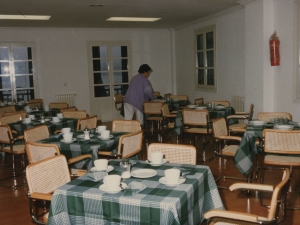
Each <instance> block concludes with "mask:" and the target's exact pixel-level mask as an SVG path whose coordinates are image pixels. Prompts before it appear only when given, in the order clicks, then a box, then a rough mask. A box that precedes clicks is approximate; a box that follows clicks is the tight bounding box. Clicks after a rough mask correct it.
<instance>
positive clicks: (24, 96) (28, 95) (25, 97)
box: [16, 89, 34, 102]
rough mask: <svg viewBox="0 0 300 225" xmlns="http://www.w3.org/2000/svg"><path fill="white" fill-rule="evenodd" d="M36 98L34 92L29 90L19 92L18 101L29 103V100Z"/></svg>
mask: <svg viewBox="0 0 300 225" xmlns="http://www.w3.org/2000/svg"><path fill="white" fill-rule="evenodd" d="M33 98H34V90H33V89H27V90H17V99H16V100H17V101H18V102H19V101H25V102H27V101H29V99H33Z"/></svg>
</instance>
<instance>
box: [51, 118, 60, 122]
mask: <svg viewBox="0 0 300 225" xmlns="http://www.w3.org/2000/svg"><path fill="white" fill-rule="evenodd" d="M52 121H53V122H55V123H56V122H59V121H60V120H59V118H58V117H52Z"/></svg>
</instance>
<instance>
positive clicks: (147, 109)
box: [144, 102, 162, 115]
mask: <svg viewBox="0 0 300 225" xmlns="http://www.w3.org/2000/svg"><path fill="white" fill-rule="evenodd" d="M161 106H162V103H161V102H144V114H152V115H160V114H161Z"/></svg>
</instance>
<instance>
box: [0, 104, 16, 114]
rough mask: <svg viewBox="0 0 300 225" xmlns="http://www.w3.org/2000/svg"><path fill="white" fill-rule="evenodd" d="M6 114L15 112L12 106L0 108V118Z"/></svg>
mask: <svg viewBox="0 0 300 225" xmlns="http://www.w3.org/2000/svg"><path fill="white" fill-rule="evenodd" d="M7 112H16V108H15V106H13V105H10V106H4V107H0V116H4V114H5V113H7Z"/></svg>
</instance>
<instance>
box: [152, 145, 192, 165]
mask: <svg viewBox="0 0 300 225" xmlns="http://www.w3.org/2000/svg"><path fill="white" fill-rule="evenodd" d="M152 152H162V153H163V154H164V158H165V159H166V160H168V162H169V163H179V164H192V165H196V148H195V147H194V146H192V145H182V144H165V143H151V144H150V145H149V147H148V150H147V155H148V159H149V160H150V159H151V153H152Z"/></svg>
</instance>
